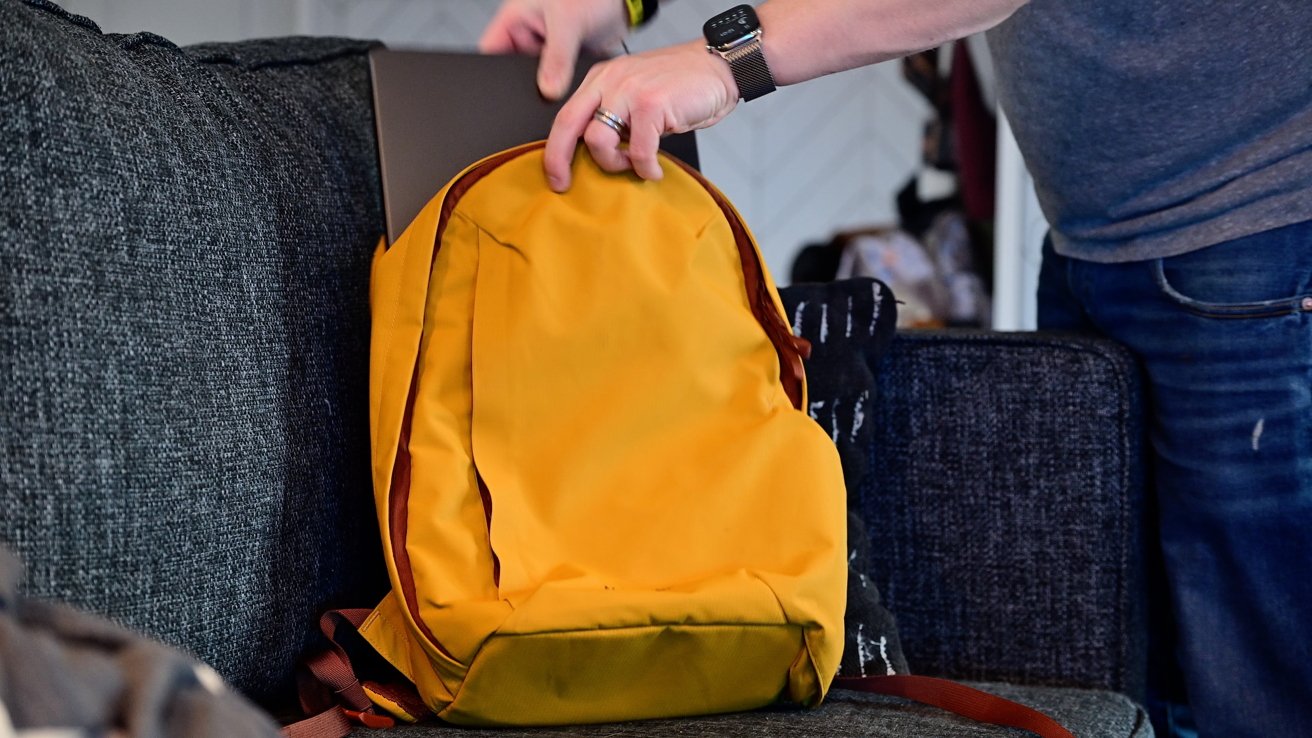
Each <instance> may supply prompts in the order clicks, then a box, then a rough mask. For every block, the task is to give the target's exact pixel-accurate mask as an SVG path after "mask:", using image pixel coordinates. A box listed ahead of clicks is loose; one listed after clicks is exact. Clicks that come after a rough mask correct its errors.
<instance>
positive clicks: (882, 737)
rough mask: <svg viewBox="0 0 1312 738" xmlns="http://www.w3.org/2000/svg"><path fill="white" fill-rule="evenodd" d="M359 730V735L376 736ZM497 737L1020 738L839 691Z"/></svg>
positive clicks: (414, 735)
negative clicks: (756, 705) (786, 704)
mask: <svg viewBox="0 0 1312 738" xmlns="http://www.w3.org/2000/svg"><path fill="white" fill-rule="evenodd" d="M973 686H977V687H980V688H981V689H985V690H988V691H990V692H993V693H995V694H998V695H1001V696H1003V697H1006V698H1007V699H1011V700H1015V701H1017V702H1021V703H1023V704H1026V705H1029V706H1031V707H1035V708H1037V709H1039V710H1041V711H1042V712H1044V713H1046V714H1047V715H1049V716H1050V717H1052V718H1053V719H1055V720H1056V721H1057V722H1059V723H1061V724H1062V725H1064V726H1066V727H1067V728H1068V729H1069V730H1070V731H1071V732H1072V733H1074V734H1075V735H1077V736H1079V738H1151V736H1152V735H1153V729H1152V726H1151V725H1150V724H1149V722H1148V718H1147V716H1146V715H1145V714H1144V712H1143V710H1141V709H1140V708H1139V707H1138V706H1137V705H1135V704H1134V703H1133V702H1131V701H1130V700H1129V699H1128V698H1126V697H1124V696H1123V695H1120V694H1116V693H1114V692H1102V691H1092V690H1078V689H1056V688H1046V687H1016V686H1010V685H1002V684H976V685H973ZM393 732H394V734H395V735H396V736H397V738H449V737H451V736H457V735H472V733H471V732H470V731H468V730H464V729H461V728H453V727H448V726H444V725H436V724H429V725H414V726H406V727H403V728H401V729H399V730H396V731H393ZM373 733H374V732H373V731H365V730H358V731H356V733H355V734H356V735H372V734H373ZM378 735H380V736H381V735H383V733H378ZM496 735H497V738H566V737H567V736H597V737H598V738H600V737H601V736H605V737H606V738H621V737H622V736H635V737H636V736H672V737H673V736H677V737H678V738H701V737H703V736H706V737H708V738H709V736H743V737H744V738H747V737H749V736H751V737H760V738H764V737H766V736H770V737H773V736H788V737H789V738H850V737H851V736H862V737H863V738H927V737H928V736H933V738H990V737H992V736H997V738H1022V737H1023V736H1031V737H1032V735H1033V734H1032V733H1027V732H1025V731H1021V730H1014V729H1010V728H999V727H997V726H993V725H988V724H985V723H979V722H975V721H973V720H968V719H966V718H963V717H960V716H957V715H953V714H951V713H948V712H944V711H943V710H940V709H938V708H935V707H929V706H926V705H921V704H917V703H914V702H908V701H907V700H903V699H899V698H896V697H885V696H881V695H869V694H863V693H860V692H850V691H847V690H841V689H836V690H833V691H832V692H830V694H829V698H828V699H827V700H825V703H824V704H823V705H822V706H820V707H819V708H817V709H815V710H790V709H784V708H777V709H772V710H760V711H757V712H749V713H741V714H736V715H713V716H710V717H705V718H696V719H686V720H650V721H646V722H640V723H623V724H618V725H590V726H582V727H568V728H538V729H532V730H525V729H518V730H498V731H497V732H496Z"/></svg>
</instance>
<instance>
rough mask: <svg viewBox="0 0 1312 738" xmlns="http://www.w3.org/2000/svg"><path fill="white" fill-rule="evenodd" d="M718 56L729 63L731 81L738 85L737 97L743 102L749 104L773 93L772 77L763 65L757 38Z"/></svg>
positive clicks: (767, 67)
mask: <svg viewBox="0 0 1312 738" xmlns="http://www.w3.org/2000/svg"><path fill="white" fill-rule="evenodd" d="M720 55H721V56H723V57H724V59H725V61H727V62H729V71H731V72H733V81H734V82H735V83H737V84H738V95H739V97H741V98H742V99H743V100H744V101H749V102H750V101H752V100H755V99H756V98H758V97H760V96H762V95H765V94H767V93H771V92H774V89H775V87H774V75H772V74H770V67H769V65H767V64H766V63H765V54H764V53H762V52H761V39H760V37H759V36H758V37H757V38H755V39H752V41H751V43H747V44H743V45H742V46H739V47H738V48H736V49H731V50H729V51H726V52H721V53H720Z"/></svg>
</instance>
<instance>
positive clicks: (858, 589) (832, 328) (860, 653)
mask: <svg viewBox="0 0 1312 738" xmlns="http://www.w3.org/2000/svg"><path fill="white" fill-rule="evenodd" d="M780 294H781V296H782V297H783V300H784V306H785V307H786V308H787V309H788V313H789V315H790V317H791V318H792V321H793V332H794V333H796V334H797V335H799V336H802V337H803V338H806V339H807V340H809V341H810V342H811V359H810V361H808V362H807V364H806V378H807V384H808V394H809V398H808V402H809V403H810V407H809V410H810V413H811V417H813V418H815V419H816V421H817V422H818V423H820V425H821V426H822V427H824V429H825V430H826V431H828V432H829V435H830V437H831V438H832V439H833V441H834V445H835V446H837V447H838V455H839V458H841V459H842V462H843V475H844V477H845V478H846V481H847V489H848V494H849V496H851V495H853V494H854V492H855V490H856V489H857V485H858V484H860V482H861V480H862V479H863V478H864V477H865V475H866V468H867V461H866V459H867V448H868V447H869V444H870V440H871V438H870V428H871V424H870V423H869V418H870V416H871V413H874V412H876V411H877V407H876V406H877V402H878V399H877V398H876V397H875V396H874V394H873V393H874V387H875V385H874V379H875V378H874V374H873V373H872V371H871V367H873V366H875V365H876V364H877V363H878V361H879V358H880V356H882V355H883V353H884V350H885V349H886V348H887V347H888V344H889V341H891V340H892V338H893V330H894V327H895V326H896V324H897V303H896V302H895V301H894V299H893V293H892V292H891V291H890V290H889V289H888V288H887V287H886V286H885V285H884V284H883V283H882V282H878V281H876V280H872V279H852V280H845V281H841V282H832V283H826V284H803V285H795V286H792V287H787V288H785V289H783V290H780ZM853 507H854V506H853ZM867 530H868V528H867V526H866V525H865V523H864V522H863V521H862V520H861V519H860V517H859V516H858V515H857V514H856V513H855V512H849V513H848V549H849V550H848V566H849V574H848V594H847V616H846V619H845V626H846V631H847V643H846V648H845V649H844V651H843V663H842V667H841V669H840V671H839V674H840V675H841V676H877V675H883V674H907V673H910V670H909V669H908V667H907V660H906V657H905V656H904V655H903V653H902V644H901V641H900V640H899V639H898V634H897V623H896V621H895V620H894V618H893V616H892V614H891V613H889V612H888V610H887V609H885V608H884V606H883V605H882V604H881V603H880V599H879V590H878V589H877V588H876V587H875V583H874V582H873V581H871V579H870V577H869V575H868V572H869V567H870V545H871V542H870V537H869V534H868V533H867Z"/></svg>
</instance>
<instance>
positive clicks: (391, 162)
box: [369, 48, 698, 243]
mask: <svg viewBox="0 0 1312 738" xmlns="http://www.w3.org/2000/svg"><path fill="white" fill-rule="evenodd" d="M369 61H370V68H371V70H372V73H373V87H374V121H375V126H376V127H377V131H378V162H379V171H380V172H381V175H382V180H383V210H384V212H385V214H386V218H387V241H388V243H392V242H393V241H395V240H396V239H397V237H399V236H400V235H401V232H402V231H404V230H405V227H406V226H407V225H409V223H410V221H411V220H412V219H414V217H415V216H416V215H418V214H419V211H420V210H422V209H423V207H424V205H425V204H426V203H427V202H428V201H429V200H430V199H432V197H433V195H435V194H437V191H438V190H439V189H441V188H442V186H443V185H444V184H446V182H447V180H449V179H450V178H451V177H454V176H455V175H456V174H458V173H459V172H460V171H461V170H462V169H464V168H465V167H467V166H469V165H470V164H473V163H474V162H476V161H478V160H479V159H482V158H483V157H485V156H489V155H491V154H495V153H496V152H498V151H501V150H502V149H506V148H509V147H511V146H516V145H518V144H521V143H527V142H529V141H535V140H537V139H541V138H546V136H547V133H548V132H549V131H550V130H551V121H552V120H553V119H554V118H555V115H556V111H557V110H558V109H559V108H560V103H549V102H547V101H545V100H543V99H542V97H541V96H540V95H539V94H538V88H537V59H536V58H532V57H527V56H485V55H481V54H462V53H448V52H429V51H392V50H389V49H383V48H377V49H374V50H373V51H372V52H370V54H369ZM590 63H591V61H590V60H582V61H580V62H579V68H578V71H577V74H576V77H575V80H574V84H575V86H577V84H578V83H579V81H581V80H582V79H583V74H584V73H585V72H586V71H587V67H588V66H589V65H590ZM661 148H662V149H664V150H665V151H666V152H668V153H670V154H673V155H674V156H677V157H679V158H680V159H682V160H683V161H685V162H687V163H689V164H691V165H692V166H694V167H696V166H697V165H698V162H697V145H696V142H695V140H694V139H693V135H692V134H691V133H687V134H682V135H679V136H670V137H667V138H666V139H664V140H663V141H662V143H661Z"/></svg>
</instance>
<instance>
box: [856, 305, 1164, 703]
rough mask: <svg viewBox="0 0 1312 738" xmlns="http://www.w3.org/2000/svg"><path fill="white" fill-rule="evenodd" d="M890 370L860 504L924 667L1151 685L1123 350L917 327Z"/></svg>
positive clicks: (1128, 370)
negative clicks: (1146, 677)
mask: <svg viewBox="0 0 1312 738" xmlns="http://www.w3.org/2000/svg"><path fill="white" fill-rule="evenodd" d="M877 383H878V384H879V385H880V390H879V391H880V397H881V399H882V402H881V404H880V412H879V413H878V414H876V415H875V416H874V417H873V418H872V426H873V433H874V436H875V439H874V443H873V444H872V445H871V446H870V469H871V472H870V474H868V475H867V476H866V478H865V480H864V481H863V482H862V484H861V485H860V489H859V490H858V496H859V499H858V506H859V509H860V510H862V511H863V512H864V513H865V514H866V520H867V522H868V523H870V526H871V528H870V533H871V536H872V537H873V538H874V539H875V541H876V542H877V543H879V542H882V543H883V545H877V546H876V547H875V548H874V549H873V557H872V558H873V560H874V565H873V566H872V567H871V569H870V571H871V573H872V576H873V577H874V578H875V581H876V582H877V583H878V585H879V588H880V591H881V592H882V593H883V594H884V596H885V602H886V603H887V605H888V607H889V609H891V610H892V611H893V612H895V613H897V616H898V625H899V630H900V634H901V636H902V641H903V645H904V647H905V648H906V652H907V655H908V657H909V658H910V660H911V668H912V670H913V671H916V672H919V673H923V674H932V675H945V676H950V677H954V678H957V679H975V680H980V681H1005V682H1015V683H1020V684H1056V685H1080V686H1085V687H1098V688H1103V689H1110V690H1114V691H1117V692H1123V693H1126V694H1129V695H1130V696H1131V697H1137V698H1142V694H1143V689H1144V675H1145V668H1146V655H1145V654H1146V650H1145V633H1146V627H1145V620H1144V619H1145V611H1144V602H1145V598H1144V581H1143V572H1144V564H1143V558H1142V557H1143V551H1144V550H1145V543H1144V530H1145V522H1144V516H1145V510H1146V508H1147V502H1146V499H1145V498H1146V494H1145V485H1144V477H1143V473H1144V472H1143V449H1144V448H1145V446H1146V444H1145V439H1144V437H1143V433H1144V431H1143V425H1142V414H1143V404H1142V401H1141V400H1140V397H1141V395H1140V390H1139V386H1140V384H1139V370H1138V367H1137V366H1136V365H1135V364H1134V362H1133V361H1132V360H1131V358H1130V357H1129V355H1128V353H1127V352H1126V351H1125V349H1123V348H1122V347H1119V346H1117V345H1115V344H1113V343H1111V342H1110V341H1105V340H1093V339H1089V338H1084V337H1075V336H1056V335H1042V334H1038V335H1035V334H1017V333H1011V334H998V333H986V332H978V331H904V332H902V333H900V334H899V336H898V338H896V339H895V340H894V341H893V342H892V345H891V346H890V348H889V351H888V355H887V356H886V357H885V358H884V363H883V364H882V365H881V369H880V371H879V374H878V377H877ZM983 532H987V535H983V534H982V533H983Z"/></svg>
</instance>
